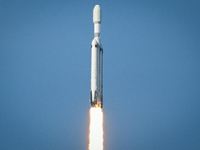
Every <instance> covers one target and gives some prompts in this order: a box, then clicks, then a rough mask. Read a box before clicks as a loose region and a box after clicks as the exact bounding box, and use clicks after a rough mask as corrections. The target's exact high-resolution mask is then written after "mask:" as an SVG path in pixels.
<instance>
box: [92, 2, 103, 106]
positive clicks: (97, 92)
mask: <svg viewBox="0 0 200 150" xmlns="http://www.w3.org/2000/svg"><path fill="white" fill-rule="evenodd" d="M93 23H94V39H93V40H92V45H91V91H90V102H91V106H92V107H101V108H102V107H103V48H102V45H101V43H100V24H101V8H100V6H99V5H96V6H95V7H94V9H93Z"/></svg>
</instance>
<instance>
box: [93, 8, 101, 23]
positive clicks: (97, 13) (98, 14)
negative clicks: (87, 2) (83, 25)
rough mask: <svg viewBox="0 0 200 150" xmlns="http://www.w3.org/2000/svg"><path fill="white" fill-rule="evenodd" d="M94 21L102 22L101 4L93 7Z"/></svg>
mask: <svg viewBox="0 0 200 150" xmlns="http://www.w3.org/2000/svg"><path fill="white" fill-rule="evenodd" d="M93 22H94V23H101V7H100V6H99V5H95V6H94V9H93Z"/></svg>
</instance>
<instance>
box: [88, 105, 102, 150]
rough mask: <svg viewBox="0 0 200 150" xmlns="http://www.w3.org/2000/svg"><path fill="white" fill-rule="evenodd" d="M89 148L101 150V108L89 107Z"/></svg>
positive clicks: (90, 149)
mask: <svg viewBox="0 0 200 150" xmlns="http://www.w3.org/2000/svg"><path fill="white" fill-rule="evenodd" d="M89 142H90V143H89V150H103V111H102V108H97V107H91V108H90V135H89Z"/></svg>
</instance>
